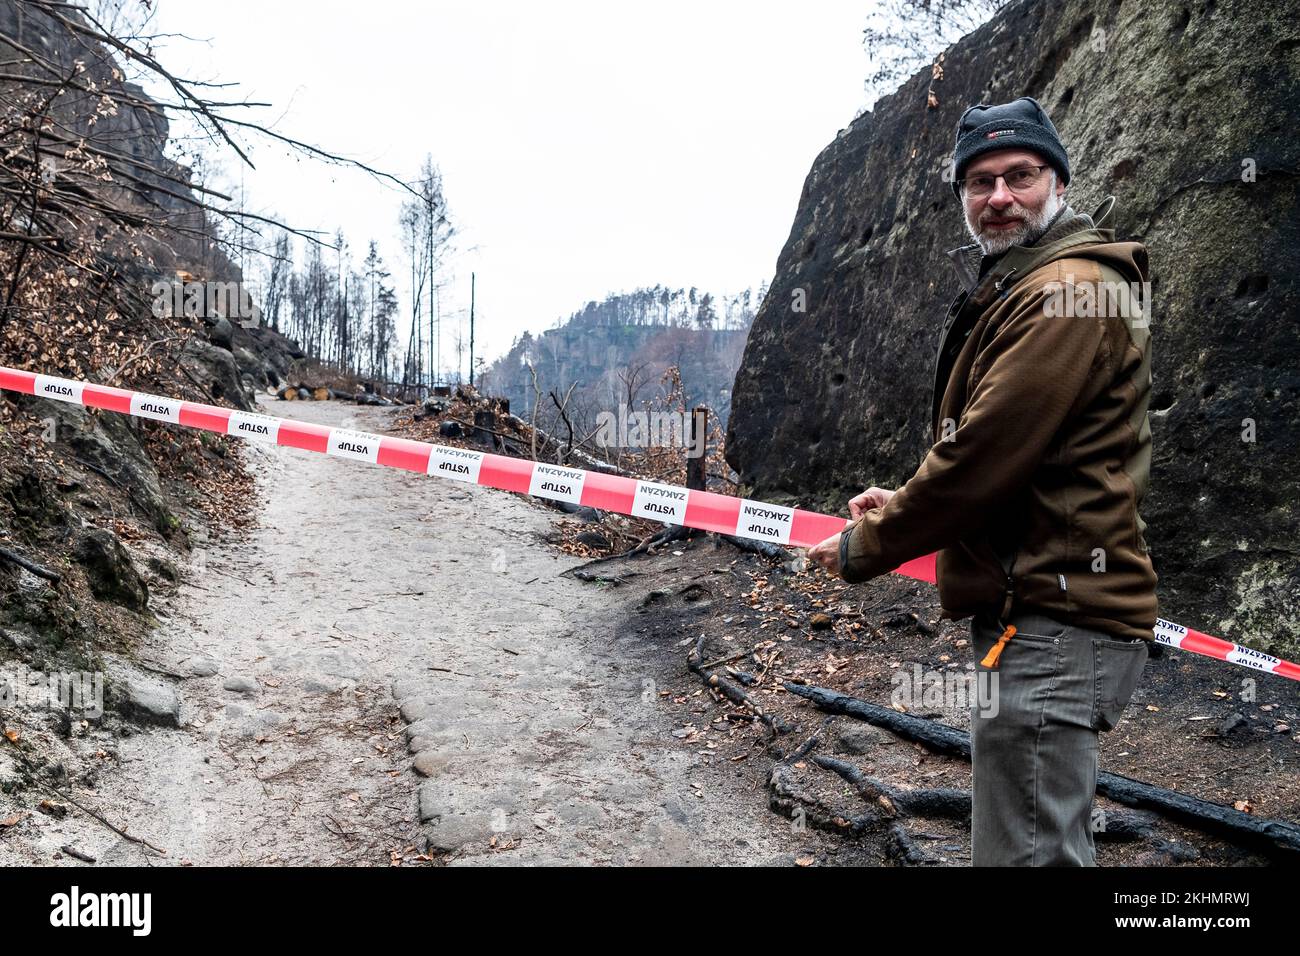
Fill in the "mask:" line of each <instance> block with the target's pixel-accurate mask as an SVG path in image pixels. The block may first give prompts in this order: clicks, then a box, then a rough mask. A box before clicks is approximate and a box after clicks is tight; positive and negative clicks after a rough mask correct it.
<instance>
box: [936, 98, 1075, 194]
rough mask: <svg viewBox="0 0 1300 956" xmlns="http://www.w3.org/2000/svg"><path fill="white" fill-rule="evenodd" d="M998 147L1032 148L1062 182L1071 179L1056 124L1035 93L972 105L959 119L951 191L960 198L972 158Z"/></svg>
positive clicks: (1067, 158) (953, 156)
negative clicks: (988, 104)
mask: <svg viewBox="0 0 1300 956" xmlns="http://www.w3.org/2000/svg"><path fill="white" fill-rule="evenodd" d="M997 149H1032V150H1033V151H1034V152H1036V153H1041V154H1042V156H1043V158H1044V159H1046V160H1047V162H1048V163H1049V164H1050V165H1051V166H1052V167H1053V168H1054V169H1055V170H1056V172H1057V174H1058V175H1059V176H1060V177H1061V182H1062V183H1066V184H1068V183H1069V182H1070V160H1069V157H1067V156H1066V155H1065V147H1064V146H1062V145H1061V140H1060V138H1059V137H1058V136H1057V134H1056V127H1055V126H1053V125H1052V121H1051V119H1050V118H1049V117H1048V115H1047V114H1046V113H1045V112H1043V108H1042V107H1041V106H1039V105H1038V101H1037V100H1036V99H1034V98H1033V97H1032V96H1022V97H1020V98H1019V99H1017V100H1012V101H1011V102H1010V103H1002V104H1001V105H998V106H983V105H980V106H972V107H970V108H969V109H968V110H966V112H964V113H962V114H961V119H960V120H958V121H957V145H956V148H955V149H954V150H953V155H952V158H953V164H954V167H955V168H954V173H953V183H952V191H953V193H955V194H956V196H957V198H958V199H961V184H960V182H958V180H960V179H961V178H962V175H963V173H964V172H965V170H966V167H967V166H969V165H970V163H971V160H973V159H975V158H976V157H977V156H982V155H983V154H984V153H991V152H993V151H994V150H997Z"/></svg>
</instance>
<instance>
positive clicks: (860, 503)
mask: <svg viewBox="0 0 1300 956" xmlns="http://www.w3.org/2000/svg"><path fill="white" fill-rule="evenodd" d="M892 497H894V493H893V492H892V491H890V490H889V489H887V488H868V489H867V490H866V491H864V492H862V494H860V495H858V496H857V497H856V498H854V499H853V500H852V501H850V502H849V518H851V519H852V520H854V521H857V520H858V519H859V518H861V517H862V516H863V515H864V514H866V513H867V512H868V511H870V510H871V509H872V508H883V507H885V502H887V501H888V500H889V499H890V498H892ZM817 547H819V548H820V547H821V545H818V546H817Z"/></svg>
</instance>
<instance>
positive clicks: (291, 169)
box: [150, 0, 870, 365]
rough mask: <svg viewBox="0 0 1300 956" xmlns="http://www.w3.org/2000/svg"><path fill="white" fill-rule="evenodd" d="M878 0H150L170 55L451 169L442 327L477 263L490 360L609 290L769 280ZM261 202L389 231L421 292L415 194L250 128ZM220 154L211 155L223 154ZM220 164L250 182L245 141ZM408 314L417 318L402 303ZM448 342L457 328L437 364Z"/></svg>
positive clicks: (379, 144) (326, 139) (311, 217)
mask: <svg viewBox="0 0 1300 956" xmlns="http://www.w3.org/2000/svg"><path fill="white" fill-rule="evenodd" d="M869 8H870V0H816V2H813V3H805V4H799V5H798V6H797V7H796V6H795V5H793V4H790V3H788V2H780V3H779V2H768V0H661V2H657V3H655V4H635V5H634V4H621V3H615V2H610V0H604V2H586V0H582V2H579V0H554V2H547V3H536V2H523V0H514V2H506V0H496V2H492V0H478V2H459V0H434V2H426V3H415V2H397V0H373V2H370V3H363V4H359V3H356V2H347V3H344V2H319V0H318V2H289V0H256V2H253V0H222V2H221V3H218V4H214V3H212V2H211V0H203V2H200V0H157V13H156V16H155V18H154V20H153V22H152V24H151V31H150V32H156V33H178V34H185V35H186V37H188V39H186V38H181V37H175V38H166V39H164V40H162V41H160V42H159V45H158V54H159V58H160V59H161V60H162V61H163V62H164V63H165V64H166V65H167V66H168V67H169V68H170V69H172V70H173V71H174V72H177V73H179V74H181V75H184V76H186V77H189V78H193V79H203V80H221V81H238V82H239V83H240V86H239V88H238V91H237V95H231V94H232V93H234V92H235V91H230V90H223V91H219V92H220V94H221V95H220V96H219V97H218V98H220V99H239V98H240V97H241V96H245V97H247V98H249V99H253V100H264V101H269V102H271V103H273V104H274V107H273V108H272V109H267V110H260V111H257V113H258V115H259V116H260V117H262V118H264V119H265V120H274V121H275V127H276V129H277V130H278V131H280V132H282V133H285V134H287V135H291V136H293V137H295V138H299V139H303V140H307V141H309V142H312V143H315V144H318V145H320V146H322V147H325V148H327V149H329V150H331V151H334V152H339V153H343V154H346V155H348V156H351V157H354V158H357V159H361V160H363V161H365V162H367V163H370V164H373V165H377V166H380V167H382V168H383V169H385V170H387V171H391V172H393V173H395V174H397V175H399V176H401V177H402V178H409V179H414V178H415V176H416V174H417V172H418V169H419V166H420V162H421V160H422V158H423V157H424V155H425V154H426V153H430V154H432V156H433V159H434V162H435V163H437V164H438V165H439V166H440V167H441V169H442V173H443V179H444V186H445V190H446V193H447V197H448V201H449V206H450V210H451V214H452V216H453V217H454V220H455V222H456V223H457V225H458V226H459V228H460V230H461V235H460V239H459V244H460V246H461V247H462V249H464V250H465V251H463V252H462V253H461V254H459V255H458V256H457V257H456V259H455V261H454V263H453V265H452V269H451V270H450V271H449V273H448V276H447V279H448V281H449V283H450V287H449V289H448V290H447V291H446V292H445V293H444V297H443V316H444V326H445V327H450V326H451V325H452V324H454V323H455V322H456V321H458V320H459V315H460V314H461V313H463V312H464V311H465V310H466V309H467V306H468V300H469V282H470V272H471V270H474V271H476V272H477V273H478V310H477V311H478V316H479V320H480V321H479V323H478V330H479V331H478V343H479V347H478V352H479V354H485V355H487V356H488V357H489V358H493V357H496V356H497V355H499V354H500V353H501V352H502V351H504V350H505V349H506V348H508V347H509V345H510V342H511V340H512V339H513V337H514V336H516V335H517V334H519V333H520V332H522V331H523V330H524V329H533V330H535V331H536V330H540V329H543V328H546V327H549V326H550V325H552V324H553V323H554V322H555V320H556V319H557V318H560V317H561V316H567V315H568V314H569V313H570V312H572V311H574V310H576V309H578V308H580V307H581V306H582V305H583V304H584V303H586V302H587V301H588V300H591V299H599V298H602V297H603V296H604V295H605V294H607V293H609V292H614V291H619V290H631V289H633V288H635V287H637V286H643V285H654V284H655V283H663V284H665V285H670V286H674V287H677V286H685V287H689V286H691V285H696V286H699V287H700V288H701V289H708V290H710V291H713V292H715V293H718V294H720V293H730V292H735V291H739V290H741V289H743V288H745V287H747V286H751V285H753V286H756V285H758V283H759V282H761V281H763V280H764V279H770V278H771V275H772V272H773V268H774V266H775V264H776V258H777V254H778V253H779V252H780V249H781V246H782V244H783V243H784V241H785V239H786V237H787V235H788V233H789V229H790V224H791V221H792V220H793V217H794V212H795V207H796V204H797V202H798V198H799V192H800V189H801V188H802V186H803V180H804V177H805V175H806V174H807V172H808V169H809V166H810V165H811V163H812V160H813V159H814V157H815V156H816V155H817V153H818V151H820V150H821V148H822V147H823V146H825V145H826V144H827V143H829V142H830V141H831V140H832V139H833V138H834V136H835V134H836V132H837V131H838V130H840V129H841V128H843V127H844V126H847V125H848V123H849V122H850V121H851V120H852V118H853V116H854V114H855V112H856V111H857V110H858V109H859V108H860V107H861V106H863V105H864V103H865V100H866V97H865V94H864V92H863V79H864V77H865V76H866V73H867V69H868V64H867V61H866V56H865V54H864V52H863V49H862V28H863V26H864V25H865V23H866V19H867V11H868V10H869ZM253 146H254V151H253V153H252V159H253V162H254V163H255V164H256V166H257V169H256V170H247V171H246V172H245V173H244V177H243V178H244V187H245V189H246V191H247V195H248V196H249V200H250V202H249V207H250V208H251V209H253V210H255V211H269V212H274V213H275V214H276V215H278V216H279V217H281V218H284V219H285V220H287V221H289V222H291V223H293V224H294V225H296V226H300V227H308V228H318V229H325V230H330V231H332V230H334V229H335V228H336V227H340V226H341V227H342V229H343V232H344V234H345V236H346V237H347V238H348V240H349V242H350V243H351V245H352V247H353V249H354V251H355V256H356V259H357V260H360V258H361V257H362V256H364V254H365V246H366V243H367V242H368V241H369V240H370V239H372V238H373V239H376V240H377V241H378V242H379V243H380V248H381V251H382V253H383V254H384V256H385V259H386V260H387V264H388V267H389V269H390V271H391V272H392V273H393V274H394V277H395V278H397V279H398V280H399V283H398V290H399V294H401V295H402V298H403V302H405V301H406V296H405V286H406V283H405V282H402V281H400V280H401V277H402V276H404V275H405V274H407V272H408V271H409V270H408V267H407V266H406V265H405V263H404V261H403V259H402V257H401V249H400V243H399V242H398V239H397V236H398V230H397V225H396V223H397V215H398V208H399V205H400V202H401V195H400V194H399V193H398V192H397V191H396V190H395V189H393V188H387V187H385V186H382V185H380V184H379V183H377V182H375V181H374V180H372V179H370V178H368V177H367V176H366V175H365V174H363V173H360V172H355V171H351V170H346V169H339V168H337V167H330V166H324V165H320V164H317V163H312V162H310V161H308V160H306V159H303V158H301V157H297V156H294V155H292V154H290V153H289V151H288V150H287V149H285V148H283V147H279V146H276V145H274V144H272V143H270V142H266V141H260V142H255V143H254V144H253ZM209 152H210V153H215V152H217V151H216V150H215V149H214V150H211V151H209ZM223 155H224V157H225V162H226V167H227V169H228V170H230V171H231V172H232V173H233V174H234V176H235V178H236V179H237V178H238V172H237V166H236V164H235V157H234V155H233V153H230V152H228V151H227V152H225V153H224V154H223ZM402 314H403V315H405V314H407V308H406V306H404V307H403V313H402ZM451 343H452V339H451V334H450V331H449V330H448V331H447V332H445V333H444V341H443V356H444V363H445V364H447V365H451V364H453V362H454V359H453V358H451V349H452V345H451Z"/></svg>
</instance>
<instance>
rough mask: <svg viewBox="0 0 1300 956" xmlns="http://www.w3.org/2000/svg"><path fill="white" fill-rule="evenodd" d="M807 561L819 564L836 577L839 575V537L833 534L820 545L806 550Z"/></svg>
mask: <svg viewBox="0 0 1300 956" xmlns="http://www.w3.org/2000/svg"><path fill="white" fill-rule="evenodd" d="M808 560H809V561H812V562H813V563H814V564H820V565H821V566H822V567H823V568H825V569H826V570H827V571H829V572H830V573H831V574H834V575H836V576H838V575H839V573H840V536H839V535H838V534H833V535H831V536H830V537H829V538H827V539H826V540H825V541H823V542H822V543H821V544H818V545H814V546H813V547H811V548H809V549H808Z"/></svg>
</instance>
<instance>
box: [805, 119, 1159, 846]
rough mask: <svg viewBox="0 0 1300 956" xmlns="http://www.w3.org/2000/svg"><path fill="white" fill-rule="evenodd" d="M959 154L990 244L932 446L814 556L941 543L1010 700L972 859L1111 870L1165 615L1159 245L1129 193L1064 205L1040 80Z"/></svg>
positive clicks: (859, 571)
mask: <svg viewBox="0 0 1300 956" xmlns="http://www.w3.org/2000/svg"><path fill="white" fill-rule="evenodd" d="M953 159H954V172H955V176H956V180H955V182H954V184H953V189H954V191H955V192H956V194H957V196H958V198H959V199H960V200H961V203H962V209H963V212H964V215H965V221H966V227H967V230H968V231H969V232H970V234H971V236H972V237H973V238H974V240H975V242H974V244H972V245H970V246H964V247H962V248H960V249H955V250H953V251H952V252H950V253H949V255H950V256H951V257H952V259H953V262H954V263H955V264H956V266H957V271H958V273H959V275H960V277H961V281H962V285H963V291H962V293H961V294H960V295H959V296H958V297H957V299H956V301H955V302H954V303H953V304H952V307H951V308H950V310H949V313H948V318H947V322H946V324H945V328H944V332H943V335H942V337H941V344H940V348H939V355H938V360H937V368H936V374H935V387H934V404H933V408H932V416H933V421H932V425H933V432H934V444H933V447H931V448H930V450H929V452H928V453H927V455H926V457H925V460H924V461H923V462H922V463H921V466H920V468H919V469H918V470H917V472H916V474H915V475H914V476H913V477H912V478H911V479H909V480H908V481H907V483H906V484H905V485H903V487H902V488H900V489H898V490H897V491H896V492H895V491H888V490H885V489H882V488H871V489H869V490H867V491H865V492H863V493H862V494H861V495H858V496H857V497H856V498H854V499H853V500H852V501H851V502H849V514H850V518H851V519H852V523H851V524H850V525H849V526H848V528H847V529H846V530H845V531H844V532H843V534H840V535H837V536H835V537H832V538H830V539H828V540H826V541H824V542H822V543H821V544H819V545H817V546H816V547H815V548H813V549H811V551H810V552H809V556H810V557H811V558H812V559H813V560H814V561H816V562H817V563H819V564H821V565H823V566H824V567H826V568H827V569H829V570H831V571H832V572H834V573H838V574H839V575H840V576H841V577H843V579H844V580H845V581H849V582H859V581H865V580H867V579H869V578H873V577H875V576H877V575H879V574H883V573H885V572H887V571H890V570H892V569H894V568H896V567H897V566H898V565H900V564H902V563H903V562H905V561H908V560H911V559H912V558H916V557H919V556H922V555H925V554H928V553H930V552H931V551H935V550H938V551H939V556H938V564H937V573H938V585H939V597H940V601H941V603H942V605H943V616H944V617H947V618H950V619H960V618H964V617H967V616H970V617H971V618H972V620H971V636H972V645H973V649H974V655H975V661H976V662H977V665H976V666H977V668H978V670H979V671H981V672H985V673H988V674H989V675H990V676H991V675H992V674H996V675H997V677H996V683H994V684H993V686H994V687H995V689H996V708H989V709H988V713H987V714H986V713H984V712H980V711H976V710H975V709H974V708H972V711H971V747H972V776H973V790H972V793H973V807H972V814H971V857H972V863H973V864H974V865H976V866H981V865H1023V866H1043V865H1076V866H1095V865H1096V860H1095V851H1094V844H1093V835H1092V832H1093V827H1092V820H1091V809H1092V802H1093V798H1094V795H1095V792H1096V783H1097V745H1098V734H1099V732H1101V731H1105V730H1109V729H1111V728H1112V727H1114V725H1115V724H1116V723H1117V722H1118V721H1119V718H1120V715H1121V713H1122V712H1123V709H1124V706H1125V704H1127V703H1128V701H1129V699H1130V697H1131V696H1132V694H1133V690H1134V688H1135V686H1136V685H1137V682H1138V679H1139V677H1140V676H1141V672H1142V668H1143V665H1144V664H1145V663H1146V660H1147V641H1150V640H1152V639H1153V637H1154V635H1153V629H1154V627H1155V622H1156V597H1155V584H1156V575H1155V572H1154V570H1153V569H1152V566H1151V561H1150V558H1149V557H1148V555H1147V548H1146V543H1145V541H1144V539H1143V536H1142V531H1143V529H1144V528H1145V525H1144V524H1143V522H1142V519H1141V518H1140V517H1139V516H1138V505H1139V504H1140V502H1141V500H1142V496H1143V494H1144V492H1145V491H1146V486H1147V475H1148V470H1149V465H1150V459H1151V431H1150V426H1149V424H1148V420H1147V403H1148V397H1149V392H1150V385H1151V372H1150V368H1151V365H1150V336H1149V333H1148V330H1147V328H1146V324H1147V323H1146V318H1145V313H1144V312H1143V311H1142V307H1141V302H1139V301H1138V299H1139V298H1141V299H1142V300H1143V301H1145V297H1144V296H1142V295H1141V292H1140V290H1141V289H1143V288H1144V283H1146V281H1147V256H1146V250H1145V249H1144V248H1143V247H1142V246H1141V245H1140V244H1138V243H1135V242H1115V241H1114V230H1113V228H1111V227H1110V225H1109V220H1110V216H1111V213H1112V210H1113V206H1114V199H1113V198H1108V199H1107V200H1106V202H1105V203H1104V204H1103V205H1102V207H1101V209H1099V210H1098V212H1097V213H1096V216H1097V220H1096V221H1095V222H1094V220H1093V218H1092V217H1089V216H1086V215H1082V214H1080V213H1077V212H1075V211H1074V210H1073V209H1072V208H1071V207H1070V206H1069V205H1068V204H1067V203H1066V200H1065V190H1066V186H1067V184H1068V183H1069V181H1070V167H1069V160H1068V157H1067V155H1066V151H1065V148H1064V146H1062V145H1061V142H1060V139H1059V138H1058V136H1057V132H1056V128H1055V127H1054V126H1053V125H1052V121H1051V120H1050V119H1049V118H1048V117H1047V115H1046V113H1044V112H1043V110H1042V108H1041V107H1040V106H1039V105H1038V103H1037V102H1036V101H1034V100H1033V99H1032V98H1030V97H1021V98H1020V99H1018V100H1015V101H1014V102H1011V103H1006V104H1002V105H998V106H972V107H971V108H970V109H968V110H966V112H965V113H964V114H963V115H962V117H961V120H960V122H959V123H958V127H957V141H956V148H955V150H954V156H953ZM1135 293H1136V294H1135ZM982 676H983V675H981V677H982Z"/></svg>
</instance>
